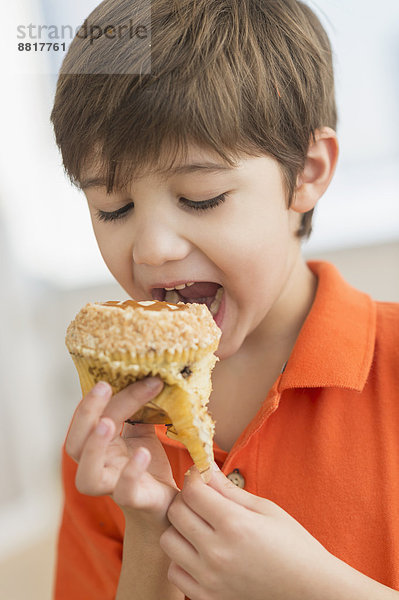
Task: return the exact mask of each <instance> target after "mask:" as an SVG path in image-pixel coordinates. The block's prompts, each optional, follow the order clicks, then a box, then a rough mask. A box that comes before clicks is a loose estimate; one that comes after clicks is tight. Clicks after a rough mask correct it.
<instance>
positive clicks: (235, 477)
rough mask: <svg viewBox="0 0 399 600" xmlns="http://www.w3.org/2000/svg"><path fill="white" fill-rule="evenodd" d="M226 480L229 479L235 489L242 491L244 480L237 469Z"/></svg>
mask: <svg viewBox="0 0 399 600" xmlns="http://www.w3.org/2000/svg"><path fill="white" fill-rule="evenodd" d="M227 479H230V481H232V482H233V483H234V485H236V486H237V487H239V488H241V489H243V488H244V486H245V479H244V477H243V476H242V475H241V473H240V471H239V470H238V469H234V470H233V471H232V472H231V473H229V474H228V475H227Z"/></svg>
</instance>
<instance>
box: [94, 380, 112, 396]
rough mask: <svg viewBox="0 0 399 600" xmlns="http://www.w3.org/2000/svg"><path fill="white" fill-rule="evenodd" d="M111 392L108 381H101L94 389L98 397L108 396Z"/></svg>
mask: <svg viewBox="0 0 399 600" xmlns="http://www.w3.org/2000/svg"><path fill="white" fill-rule="evenodd" d="M109 390H110V386H109V384H108V383H107V382H106V381H99V382H98V383H96V385H95V386H94V388H93V392H94V393H95V394H96V396H107V395H108V393H109Z"/></svg>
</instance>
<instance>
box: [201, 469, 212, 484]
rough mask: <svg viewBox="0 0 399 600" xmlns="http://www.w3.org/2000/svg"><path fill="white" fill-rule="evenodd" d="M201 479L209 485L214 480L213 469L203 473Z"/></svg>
mask: <svg viewBox="0 0 399 600" xmlns="http://www.w3.org/2000/svg"><path fill="white" fill-rule="evenodd" d="M201 479H202V481H203V482H204V483H209V482H210V480H211V479H212V471H211V469H207V470H206V471H202V473H201Z"/></svg>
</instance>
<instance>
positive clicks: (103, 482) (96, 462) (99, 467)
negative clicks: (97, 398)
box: [75, 418, 117, 496]
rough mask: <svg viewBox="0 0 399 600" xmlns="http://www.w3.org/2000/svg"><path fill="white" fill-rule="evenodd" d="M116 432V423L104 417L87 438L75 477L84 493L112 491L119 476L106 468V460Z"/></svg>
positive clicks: (77, 484)
mask: <svg viewBox="0 0 399 600" xmlns="http://www.w3.org/2000/svg"><path fill="white" fill-rule="evenodd" d="M114 434H115V423H114V422H113V421H112V420H111V419H107V418H103V419H101V420H100V422H99V424H98V425H97V427H96V428H95V429H94V431H93V433H92V434H91V435H90V436H89V437H88V438H87V441H86V444H85V446H84V448H83V451H82V454H81V457H80V461H79V466H78V470H77V472H76V479H75V485H76V488H77V489H78V491H79V492H81V493H82V494H87V495H89V496H99V495H103V494H110V493H112V491H113V487H114V485H115V483H116V481H117V477H116V476H115V473H112V471H110V470H109V469H107V468H106V466H105V462H106V455H107V449H108V446H109V443H110V441H111V440H112V438H113V436H114Z"/></svg>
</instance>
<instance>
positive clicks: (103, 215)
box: [96, 194, 227, 222]
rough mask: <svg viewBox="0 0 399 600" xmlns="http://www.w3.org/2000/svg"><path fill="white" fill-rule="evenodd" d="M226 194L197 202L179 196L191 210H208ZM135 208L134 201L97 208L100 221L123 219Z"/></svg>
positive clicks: (223, 199)
mask: <svg viewBox="0 0 399 600" xmlns="http://www.w3.org/2000/svg"><path fill="white" fill-rule="evenodd" d="M226 196H227V194H220V195H219V196H216V198H211V199H210V200H204V201H202V202H195V201H194V200H188V199H187V198H179V202H180V203H181V204H183V206H184V207H185V208H188V209H189V210H208V209H210V208H215V207H216V206H219V204H222V203H223V202H224V201H225V200H226ZM133 208H134V202H129V204H126V205H125V206H122V208H118V210H113V211H112V212H106V211H104V210H97V211H96V217H97V219H98V220H99V221H104V222H109V221H121V220H122V219H125V218H126V217H127V215H128V214H129V213H130V211H131V210H132V209H133Z"/></svg>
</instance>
